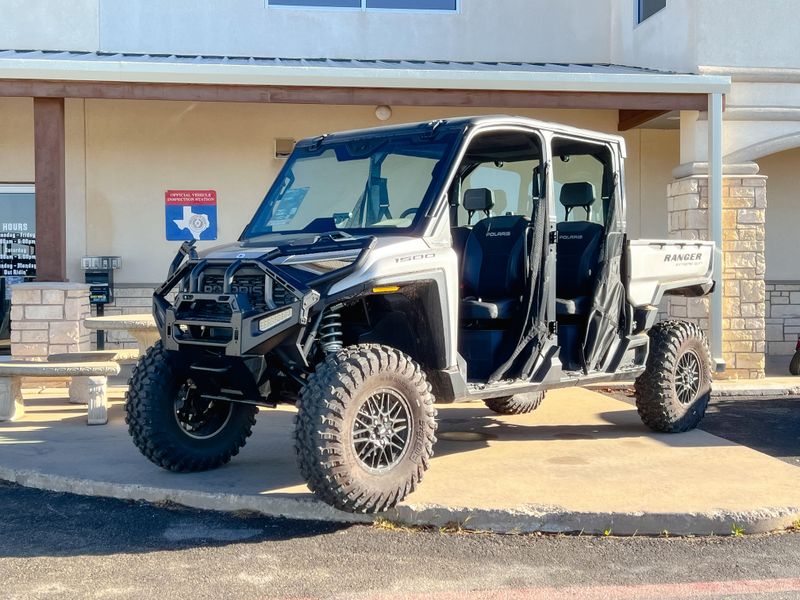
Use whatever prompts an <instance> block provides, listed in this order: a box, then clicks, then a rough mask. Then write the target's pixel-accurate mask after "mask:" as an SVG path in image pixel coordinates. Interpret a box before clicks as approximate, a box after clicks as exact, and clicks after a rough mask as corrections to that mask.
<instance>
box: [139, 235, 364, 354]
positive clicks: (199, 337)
mask: <svg viewBox="0 0 800 600" xmlns="http://www.w3.org/2000/svg"><path fill="white" fill-rule="evenodd" d="M373 245H374V238H362V239H358V240H356V239H353V241H352V242H350V241H348V242H345V243H342V242H339V241H333V240H331V242H330V243H324V242H323V243H320V242H317V243H315V244H311V245H306V246H297V245H294V246H290V247H286V248H277V249H274V250H269V251H267V252H265V253H264V254H263V255H261V256H257V257H251V258H237V259H235V260H233V261H231V260H230V259H213V258H204V259H200V258H197V256H196V255H195V254H194V250H193V248H192V245H191V244H184V246H182V247H181V251H180V252H179V253H178V256H176V257H175V260H174V261H173V263H172V267H171V268H170V275H169V277H168V278H167V281H166V282H164V284H163V285H162V286H161V287H160V288H159V289H157V290H156V292H155V294H154V295H153V314H154V316H155V319H156V324H157V325H158V328H159V331H160V333H161V339H162V341H163V344H164V347H165V348H166V349H168V350H206V351H210V352H211V353H213V354H217V355H220V356H247V355H251V356H252V355H257V354H261V355H264V354H266V353H267V352H269V351H271V350H272V349H273V348H275V347H276V346H277V345H278V344H280V343H282V342H283V341H285V340H286V339H287V338H289V337H290V336H292V334H294V335H295V336H296V337H297V338H298V339H297V342H298V343H299V338H300V337H301V332H302V331H303V329H304V328H305V326H306V325H308V324H309V320H310V319H311V318H312V316H311V315H312V310H313V307H314V306H315V305H316V304H317V303H318V302H319V300H320V291H318V290H321V291H322V292H323V293H324V292H325V290H326V289H327V286H329V285H330V284H331V283H332V282H333V281H338V280H339V279H341V278H342V277H345V276H346V275H347V274H349V273H351V272H353V271H354V270H355V269H357V268H358V267H359V266H361V264H363V262H364V260H365V258H366V255H367V253H368V252H369V250H370V249H371V248H372V247H373ZM331 248H335V249H336V250H359V253H358V256H357V257H356V258H355V260H354V261H353V262H352V263H351V264H349V265H347V266H345V267H343V268H340V269H337V270H335V271H333V272H330V273H326V274H324V275H321V276H318V277H315V278H313V279H310V280H307V281H303V280H301V279H299V278H298V277H296V276H295V274H294V273H293V272H292V270H291V269H287V268H285V267H282V266H280V265H275V264H273V263H272V262H271V261H272V260H274V259H275V258H277V257H280V256H287V255H289V254H292V255H294V254H296V253H298V252H300V253H310V254H315V253H317V252H321V251H330V250H331ZM187 256H188V260H184V259H185V257H187ZM251 256H252V255H251ZM173 290H175V296H174V300H173V301H172V302H170V299H169V297H170V295H171V293H172V292H173Z"/></svg>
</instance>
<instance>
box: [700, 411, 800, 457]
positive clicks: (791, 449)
mask: <svg viewBox="0 0 800 600" xmlns="http://www.w3.org/2000/svg"><path fill="white" fill-rule="evenodd" d="M700 428H701V429H702V430H703V431H707V432H708V433H711V434H714V435H716V436H719V437H722V438H725V439H726V440H730V441H732V442H735V443H737V444H741V445H743V446H747V447H749V448H752V449H753V450H758V451H759V452H763V453H764V454H768V455H770V456H773V457H775V458H779V459H781V460H783V461H784V462H787V463H789V464H793V465H796V466H800V398H787V397H778V398H753V399H744V398H719V399H716V400H714V401H713V402H712V403H711V405H710V406H709V408H708V412H707V413H706V417H705V419H703V422H702V423H701V424H700Z"/></svg>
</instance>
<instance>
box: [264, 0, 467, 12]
mask: <svg viewBox="0 0 800 600" xmlns="http://www.w3.org/2000/svg"><path fill="white" fill-rule="evenodd" d="M267 6H292V7H314V8H358V9H361V10H373V9H375V10H381V9H386V10H442V11H456V10H458V0H267Z"/></svg>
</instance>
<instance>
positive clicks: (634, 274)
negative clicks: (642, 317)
mask: <svg viewBox="0 0 800 600" xmlns="http://www.w3.org/2000/svg"><path fill="white" fill-rule="evenodd" d="M625 261H626V265H627V278H628V281H627V283H628V300H629V301H630V303H631V304H633V305H634V306H644V305H647V304H652V305H658V304H659V303H660V302H661V299H662V297H663V296H664V294H674V295H680V296H702V295H705V294H707V293H709V292H710V291H711V290H712V289H713V287H714V280H713V277H712V273H713V271H714V243H713V242H703V241H699V240H628V243H627V247H626V249H625Z"/></svg>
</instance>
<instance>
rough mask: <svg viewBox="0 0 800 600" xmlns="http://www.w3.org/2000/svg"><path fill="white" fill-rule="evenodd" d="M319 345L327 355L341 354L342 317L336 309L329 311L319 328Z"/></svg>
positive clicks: (323, 317) (342, 345)
mask: <svg viewBox="0 0 800 600" xmlns="http://www.w3.org/2000/svg"><path fill="white" fill-rule="evenodd" d="M319 343H320V345H321V346H322V349H323V350H324V351H325V353H326V354H333V353H334V352H339V350H341V349H342V348H343V347H344V344H343V343H342V316H341V314H339V311H338V310H336V309H333V308H331V309H328V310H327V311H326V312H325V314H324V315H323V316H322V322H321V324H320V326H319Z"/></svg>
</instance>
